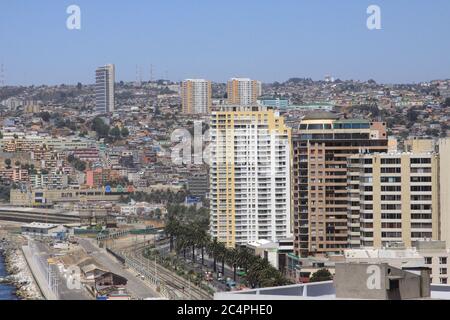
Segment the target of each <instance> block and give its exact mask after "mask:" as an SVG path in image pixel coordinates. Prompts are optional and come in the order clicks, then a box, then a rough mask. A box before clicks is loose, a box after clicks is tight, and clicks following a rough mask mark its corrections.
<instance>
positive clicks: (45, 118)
mask: <svg viewBox="0 0 450 320" xmlns="http://www.w3.org/2000/svg"><path fill="white" fill-rule="evenodd" d="M39 116H40V117H41V119H42V120H43V121H45V122H49V121H50V113H49V112H47V111H44V112H41V113H40V114H39Z"/></svg>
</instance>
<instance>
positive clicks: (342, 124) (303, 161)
mask: <svg viewBox="0 0 450 320" xmlns="http://www.w3.org/2000/svg"><path fill="white" fill-rule="evenodd" d="M293 148H294V160H293V176H294V177H293V193H294V235H295V239H294V251H295V254H296V255H297V256H307V255H310V254H326V253H335V252H341V251H342V250H343V249H345V248H347V247H348V234H349V232H351V231H352V229H351V228H352V227H349V225H348V223H347V204H348V193H347V160H348V157H350V156H351V155H353V154H358V153H374V152H387V149H388V140H387V136H386V130H385V123H378V122H370V121H368V120H356V119H355V120H349V119H339V118H338V117H337V116H336V115H335V114H332V113H327V112H321V113H316V114H311V115H309V116H306V117H305V118H303V119H302V121H301V123H300V126H299V129H298V130H297V131H296V132H295V134H294V135H293ZM354 215H355V219H356V218H357V217H359V212H356V211H355V212H354ZM352 219H353V216H352V215H350V221H351V220H352ZM350 226H351V224H350Z"/></svg>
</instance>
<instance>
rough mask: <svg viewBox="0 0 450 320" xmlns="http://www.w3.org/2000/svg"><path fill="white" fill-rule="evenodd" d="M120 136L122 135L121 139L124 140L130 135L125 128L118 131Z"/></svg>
mask: <svg viewBox="0 0 450 320" xmlns="http://www.w3.org/2000/svg"><path fill="white" fill-rule="evenodd" d="M120 134H121V135H122V137H124V138H126V137H128V136H129V135H130V131H129V130H128V129H127V128H125V127H123V128H122V130H121V131H120Z"/></svg>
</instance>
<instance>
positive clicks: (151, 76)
mask: <svg viewBox="0 0 450 320" xmlns="http://www.w3.org/2000/svg"><path fill="white" fill-rule="evenodd" d="M150 82H153V65H152V64H151V65H150Z"/></svg>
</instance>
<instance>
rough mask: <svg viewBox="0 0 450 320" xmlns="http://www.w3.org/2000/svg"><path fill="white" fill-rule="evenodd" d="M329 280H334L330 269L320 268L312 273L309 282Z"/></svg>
mask: <svg viewBox="0 0 450 320" xmlns="http://www.w3.org/2000/svg"><path fill="white" fill-rule="evenodd" d="M329 280H333V275H332V274H331V273H330V271H328V269H319V270H317V271H316V272H314V273H313V274H312V275H311V277H310V279H309V282H320V281H329Z"/></svg>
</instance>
